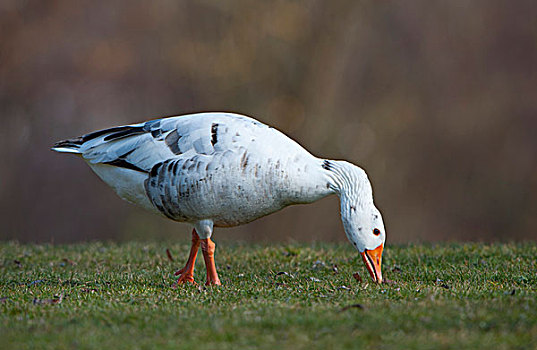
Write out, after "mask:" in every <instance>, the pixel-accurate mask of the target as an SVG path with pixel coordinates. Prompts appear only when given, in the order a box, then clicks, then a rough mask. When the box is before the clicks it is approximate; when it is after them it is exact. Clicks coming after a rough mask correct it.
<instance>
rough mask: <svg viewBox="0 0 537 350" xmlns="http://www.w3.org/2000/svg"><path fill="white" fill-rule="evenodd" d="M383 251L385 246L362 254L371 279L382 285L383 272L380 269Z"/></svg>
mask: <svg viewBox="0 0 537 350" xmlns="http://www.w3.org/2000/svg"><path fill="white" fill-rule="evenodd" d="M382 249H384V245H383V244H381V245H379V246H378V247H376V248H375V249H373V250H367V249H366V250H365V251H364V252H363V253H360V255H362V259H363V260H364V263H365V266H366V267H367V270H369V274H370V275H371V278H372V279H373V281H375V282H377V283H382V271H381V269H380V266H381V263H382Z"/></svg>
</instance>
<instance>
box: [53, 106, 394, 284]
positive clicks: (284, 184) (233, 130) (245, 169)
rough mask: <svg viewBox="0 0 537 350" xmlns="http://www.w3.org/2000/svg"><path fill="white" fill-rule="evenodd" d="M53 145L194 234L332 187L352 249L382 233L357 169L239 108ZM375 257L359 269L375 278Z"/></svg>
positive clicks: (374, 242) (370, 244) (205, 234)
mask: <svg viewBox="0 0 537 350" xmlns="http://www.w3.org/2000/svg"><path fill="white" fill-rule="evenodd" d="M53 150H55V151H58V152H68V153H76V154H79V155H81V156H82V157H83V158H84V159H85V160H86V162H87V163H88V164H89V166H90V167H91V168H92V169H93V170H94V171H95V173H97V175H98V176H99V177H100V178H101V179H102V180H103V181H104V182H106V183H107V184H108V185H110V186H111V187H112V188H113V189H114V190H115V192H116V193H117V194H118V195H119V196H120V197H121V198H123V199H125V200H127V201H129V202H131V203H134V204H137V205H139V206H141V207H143V208H145V209H148V210H150V211H153V212H155V213H158V214H161V215H164V216H166V217H168V218H170V219H172V220H175V221H181V222H189V223H191V224H192V225H193V226H194V228H195V232H194V233H193V235H194V234H196V233H197V235H199V237H200V238H201V239H209V241H210V236H211V234H212V231H213V226H236V225H240V224H244V223H247V222H250V221H252V220H255V219H257V218H259V217H261V216H264V215H268V214H270V213H273V212H275V211H278V210H280V209H282V208H284V207H285V206H288V205H291V204H298V203H311V202H313V201H316V200H318V199H320V198H323V197H325V196H327V195H329V194H334V193H335V194H338V195H339V196H340V198H341V214H342V220H343V224H344V228H345V232H346V234H347V237H348V238H349V240H350V241H351V242H352V243H353V244H354V245H355V247H356V248H357V249H358V250H359V251H360V252H361V253H363V252H364V251H365V252H367V251H374V250H375V249H377V248H378V247H380V246H383V243H384V240H385V232H384V226H383V223H382V218H381V215H380V212H379V211H378V210H377V209H376V208H375V206H374V204H373V195H372V190H371V185H370V183H369V180H368V179H367V176H366V174H365V172H364V171H363V170H362V169H360V168H359V167H356V166H355V165H352V164H350V163H347V162H343V161H332V160H325V159H319V158H316V157H314V156H313V155H311V154H310V153H309V152H308V151H306V150H305V149H304V148H302V147H301V146H300V145H299V144H298V143H296V142H295V141H293V140H291V139H290V138H288V137H287V136H285V135H284V134H282V133H281V132H279V131H278V130H276V129H274V128H272V127H269V126H267V125H265V124H262V123H260V122H258V121H257V120H255V119H252V118H249V117H245V116H242V115H238V114H232V113H199V114H191V115H185V116H179V117H170V118H163V119H157V120H153V121H149V122H145V123H140V124H133V125H126V126H119V127H114V128H110V129H106V130H100V131H96V132H93V133H90V134H87V135H84V136H81V137H79V138H76V139H70V140H66V141H60V142H58V143H56V144H55V145H54V148H53ZM375 229H376V230H377V231H379V232H380V233H377V231H375ZM202 247H203V244H202ZM381 253H382V249H381V250H380V254H381ZM377 255H378V254H377ZM362 256H363V257H364V261H365V262H366V266H368V263H371V261H368V260H367V258H366V257H367V255H364V254H362ZM377 258H378V259H377V260H378V264H377V261H375V262H374V263H373V265H378V266H377V267H376V269H375V266H373V267H372V268H373V271H372V270H371V268H370V266H368V268H369V269H370V272H372V277H373V279H374V280H377V281H379V282H380V281H381V280H382V277H381V274H380V256H379V257H377ZM194 259H195V257H194ZM369 260H372V259H371V258H369ZM189 261H190V259H189ZM376 270H378V271H376ZM208 273H209V271H208ZM215 273H216V272H215ZM209 282H211V281H209V280H208V283H209ZM212 282H213V283H214V282H215V281H212ZM218 282H219V281H218Z"/></svg>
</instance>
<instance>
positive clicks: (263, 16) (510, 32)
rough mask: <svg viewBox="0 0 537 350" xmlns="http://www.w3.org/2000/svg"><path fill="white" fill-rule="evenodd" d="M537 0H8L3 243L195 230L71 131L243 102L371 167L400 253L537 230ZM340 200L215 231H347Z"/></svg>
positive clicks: (1, 86) (1, 18)
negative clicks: (155, 204)
mask: <svg viewBox="0 0 537 350" xmlns="http://www.w3.org/2000/svg"><path fill="white" fill-rule="evenodd" d="M536 18H537V2H535V1H522V0H519V1H493V0H487V1H438V2H437V1H346V2H345V1H322V0H319V1H171V0H170V1H99V2H90V1H88V2H78V1H72V0H58V1H18V0H14V1H10V0H2V1H1V2H0V39H1V40H0V116H1V121H2V127H1V129H0V159H1V162H2V163H1V170H0V212H1V218H0V238H1V239H18V240H21V241H52V240H53V241H54V242H71V241H78V240H90V239H114V240H125V239H155V238H157V239H168V238H169V239H172V238H173V239H175V238H177V239H181V240H186V239H187V237H188V233H189V228H188V226H187V225H184V224H176V223H173V222H168V221H166V220H164V219H161V218H159V217H156V216H153V215H151V214H146V213H145V212H143V211H142V210H139V209H137V208H134V207H132V206H130V205H129V204H127V203H125V202H123V201H121V200H119V199H117V198H116V197H115V195H114V194H113V192H112V191H111V190H110V189H108V188H107V187H106V186H105V185H104V184H103V183H102V182H101V181H100V180H98V178H97V177H96V176H95V175H94V174H92V172H91V171H90V170H89V168H88V167H87V166H86V165H85V164H84V163H83V162H82V161H80V160H79V159H76V158H75V157H69V156H66V155H60V154H55V153H53V152H50V151H49V149H48V148H49V146H50V145H51V144H52V143H53V142H54V141H56V140H59V139H64V138H68V137H73V136H77V135H80V134H83V133H86V132H89V131H93V130H95V129H100V128H105V127H110V126H114V125H119V124H125V123H132V122H138V121H143V120H147V119H151V118H154V117H158V116H162V115H176V114H185V113H190V112H196V111H235V112H239V113H244V114H247V115H251V116H254V117H256V118H258V119H260V120H261V121H263V122H266V123H269V124H271V125H273V126H275V127H277V128H278V129H280V130H282V131H284V132H285V133H287V134H288V135H290V136H291V137H293V138H294V139H296V140H297V141H299V142H300V143H301V144H302V145H304V146H305V147H306V148H307V149H309V150H310V151H311V152H312V153H313V154H315V155H318V156H323V157H327V158H335V159H347V160H349V161H352V162H354V163H357V164H359V165H361V166H363V167H364V168H365V169H366V170H367V171H368V173H369V176H370V178H371V179H372V181H373V185H374V190H375V195H376V202H377V205H378V206H379V207H380V208H381V210H382V211H383V214H384V217H385V221H386V225H387V230H388V236H389V237H388V240H389V241H391V242H406V241H434V240H521V239H535V238H537V158H536V155H537V75H536V73H537V69H536V65H537V20H536ZM338 211H339V207H338V201H337V198H328V199H325V200H322V201H320V202H318V203H316V204H313V205H309V206H298V207H291V208H287V209H285V210H284V211H282V212H280V213H277V214H275V215H272V216H269V217H266V218H264V219H261V220H258V221H257V222H255V223H252V224H250V225H246V226H242V227H238V228H233V229H225V230H218V231H217V232H216V239H217V240H218V239H223V240H225V239H233V240H235V239H241V240H248V241H254V240H279V241H288V240H297V241H310V240H327V241H337V240H344V239H345V238H344V234H343V230H342V226H341V223H340V220H339V214H338Z"/></svg>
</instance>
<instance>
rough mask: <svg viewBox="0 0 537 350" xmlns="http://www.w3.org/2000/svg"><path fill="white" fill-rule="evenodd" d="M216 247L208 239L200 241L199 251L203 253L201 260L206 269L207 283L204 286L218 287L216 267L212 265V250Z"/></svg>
mask: <svg viewBox="0 0 537 350" xmlns="http://www.w3.org/2000/svg"><path fill="white" fill-rule="evenodd" d="M215 247H216V245H215V244H214V242H213V241H211V239H210V238H206V239H202V240H201V251H202V253H203V259H204V260H205V267H206V268H207V282H206V283H205V284H206V285H220V284H221V283H220V279H219V278H218V274H217V273H216V266H215V264H214V250H215Z"/></svg>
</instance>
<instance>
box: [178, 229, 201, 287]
mask: <svg viewBox="0 0 537 350" xmlns="http://www.w3.org/2000/svg"><path fill="white" fill-rule="evenodd" d="M200 241H201V240H200V237H199V236H198V234H197V233H196V230H195V229H193V230H192V246H191V247H190V255H189V256H188V261H187V262H186V265H185V267H183V268H182V269H181V270H178V271H177V272H175V276H179V275H181V276H179V279H178V280H177V282H175V283H174V284H173V286H172V287H173V288H176V287H177V285H178V284H182V283H195V282H194V265H195V264H196V256H197V255H198V249H199V246H200Z"/></svg>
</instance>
